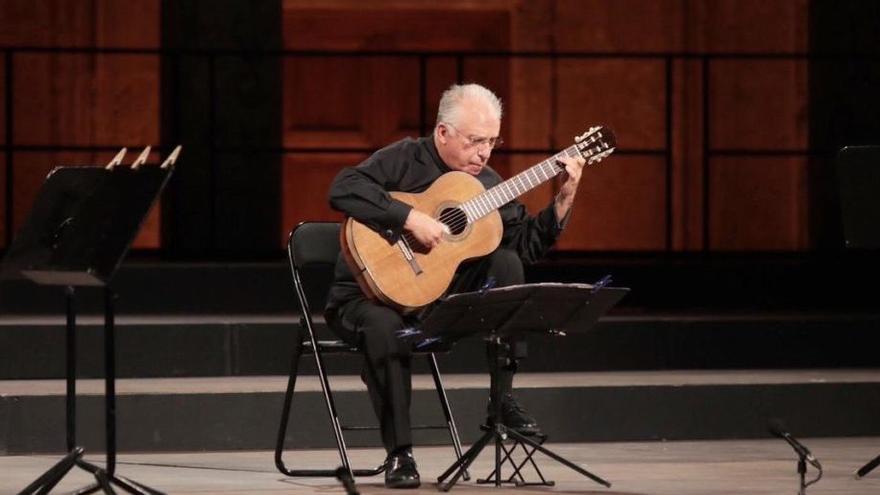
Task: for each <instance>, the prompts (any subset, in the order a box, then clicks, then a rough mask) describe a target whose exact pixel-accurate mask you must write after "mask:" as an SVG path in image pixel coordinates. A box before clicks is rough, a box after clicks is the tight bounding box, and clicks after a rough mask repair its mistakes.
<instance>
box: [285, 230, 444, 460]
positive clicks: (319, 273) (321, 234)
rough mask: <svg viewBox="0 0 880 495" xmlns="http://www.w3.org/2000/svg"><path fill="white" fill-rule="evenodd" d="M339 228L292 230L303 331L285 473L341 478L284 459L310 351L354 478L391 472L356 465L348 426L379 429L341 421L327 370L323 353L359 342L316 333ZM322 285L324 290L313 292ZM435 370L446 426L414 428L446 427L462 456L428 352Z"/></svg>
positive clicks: (291, 383) (290, 389)
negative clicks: (348, 442)
mask: <svg viewBox="0 0 880 495" xmlns="http://www.w3.org/2000/svg"><path fill="white" fill-rule="evenodd" d="M339 229H340V224H338V223H331V222H303V223H301V224H299V225H297V226H296V227H295V228H294V229H293V230H292V231H291V233H290V238H289V240H288V242H287V254H288V258H289V260H290V271H291V275H292V276H293V285H294V288H295V289H296V297H297V300H298V301H299V307H300V311H302V316H301V318H300V327H301V330H300V331H298V332H297V336H296V338H294V345H293V353H292V359H291V364H290V377H289V379H288V382H287V394H286V395H285V397H284V407H283V410H282V413H281V426H280V428H279V430H278V440H277V443H276V445H275V466H276V467H277V468H278V470H279V471H281V473H282V474H285V475H287V476H313V477H334V476H338V475H339V473H338V472H337V469H336V468H334V469H291V468H288V467H287V466H286V465H285V464H284V461H283V459H282V456H283V454H284V449H285V438H286V436H287V424H288V421H289V419H290V408H291V403H292V401H293V393H294V389H295V386H296V376H297V371H298V369H299V359H300V356H301V355H302V354H304V353H306V354H308V353H311V354H312V355H314V357H315V365H316V367H317V371H318V379H319V380H320V382H321V390H322V392H323V394H324V403H325V405H326V407H327V414H328V415H329V416H330V424H331V426H332V427H333V434H334V435H335V437H336V447H337V449H338V450H339V457H340V459H341V461H342V467H343V468H344V469H345V470H346V471H347V472H348V475H349V476H352V477H354V476H375V475H377V474H379V473H381V472H383V471H384V470H385V465H384V464H381V465H379V466H378V467H376V468H373V469H352V467H351V462H350V461H349V458H348V451H347V449H346V446H345V438H344V436H343V432H344V431H346V430H364V429H376V427H364V426H344V425H342V423H341V422H340V420H339V415H338V413H337V410H336V405H335V403H334V402H333V393H332V391H331V389H330V382H329V380H328V378H327V368H326V366H325V364H324V358H323V354H326V353H358V354H360V352H361V351H360V349H359V348H358V347H357V346H353V345H350V344H348V343H346V342H344V341H342V340H318V338H317V336H316V332H315V324H314V322H313V320H312V311H311V308H317V309H319V310H320V309H323V307H324V303H325V301H326V297H327V291H326V290H325V289H326V288H327V287H329V285H330V282H331V281H332V279H333V267H334V266H335V264H336V259H337V257H338V256H339V252H340V246H339ZM314 287H317V288H318V289H319V290H313V288H314ZM425 356H426V357H427V359H428V365H429V367H430V368H431V374H432V375H433V376H434V385H435V386H436V387H437V394H438V395H439V398H440V405H441V407H442V408H443V414H444V415H445V417H446V424H445V425H422V426H419V425H416V426H413V428H414V429H419V428H421V429H440V428H445V429H447V430H448V431H449V436H450V437H451V438H452V447H453V449H455V455H456V458H460V457H461V442H460V440H459V438H458V430H457V429H456V427H455V421H454V420H453V418H452V410H451V409H450V407H449V400H448V399H447V397H446V390H445V389H444V388H443V381H442V380H441V378H440V371H439V370H438V368H437V359H436V357H435V356H434V354H432V353H428V354H425Z"/></svg>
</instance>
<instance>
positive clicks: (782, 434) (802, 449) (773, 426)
mask: <svg viewBox="0 0 880 495" xmlns="http://www.w3.org/2000/svg"><path fill="white" fill-rule="evenodd" d="M768 430H770V433H771V434H773V436H776V437H779V438H781V439H783V440H785V441H786V442H788V444H789V445H791V448H793V449H794V451H795V452H797V454H798V455H799V456H801V457H803V458H804V459H806V460H807V462H809V463H810V464H812V465H813V467H815V468H816V469H818V470H820V471H821V470H822V464H820V463H819V460H818V459H816V457H814V456H813V454H812V453H811V452H810V449H808V448H807V447H806V446H804V444H802V443H800V442H798V441H797V440H795V438H794V437H793V436H791V434H790V433H788V432H787V431H785V426H784V425H783V423H782V421H780V420H778V419H774V420H771V421H770V425H769V427H768Z"/></svg>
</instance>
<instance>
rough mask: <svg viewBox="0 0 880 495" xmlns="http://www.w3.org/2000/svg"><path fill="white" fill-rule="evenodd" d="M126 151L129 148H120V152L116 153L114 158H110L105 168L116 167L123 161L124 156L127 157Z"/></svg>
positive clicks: (111, 168)
mask: <svg viewBox="0 0 880 495" xmlns="http://www.w3.org/2000/svg"><path fill="white" fill-rule="evenodd" d="M126 151H128V148H122V149H121V150H119V153H116V156H114V157H113V159H112V160H110V163H108V164H107V166H106V167H104V168H105V169H106V170H113V169H114V168H116V166H118V165H119V164H121V163H122V158H123V157H125V152H126Z"/></svg>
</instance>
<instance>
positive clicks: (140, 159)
mask: <svg viewBox="0 0 880 495" xmlns="http://www.w3.org/2000/svg"><path fill="white" fill-rule="evenodd" d="M149 156H150V147H149V146H147V147H146V148H144V151H141V154H140V155H138V157H137V159H136V160H135V161H134V162H132V164H131V169H132V170H137V169H139V168H141V165H143V164H145V163H147V157H149Z"/></svg>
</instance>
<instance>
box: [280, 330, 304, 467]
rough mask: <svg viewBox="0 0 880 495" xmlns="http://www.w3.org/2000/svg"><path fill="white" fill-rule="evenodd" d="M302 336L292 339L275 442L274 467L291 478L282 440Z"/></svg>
mask: <svg viewBox="0 0 880 495" xmlns="http://www.w3.org/2000/svg"><path fill="white" fill-rule="evenodd" d="M303 340H304V336H303V334H302V332H301V331H299V330H297V332H296V337H294V339H293V351H292V352H291V359H290V374H289V375H288V378H287V393H286V394H285V395H284V406H283V407H282V409H281V425H280V427H279V428H278V438H277V440H276V442H275V467H276V468H278V471H280V472H281V473H282V474H286V475H288V476H292V475H291V474H290V472H291V470H290V469H288V468H287V466H286V465H285V464H284V460H283V459H282V456H283V455H284V440H285V438H286V437H287V424H288V422H289V421H290V406H291V403H292V402H293V392H294V389H295V388H296V376H297V374H298V373H299V358H300V357H301V356H302V349H303Z"/></svg>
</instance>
